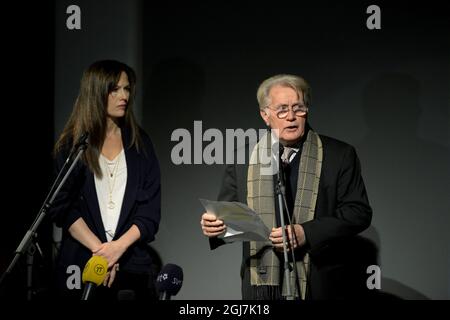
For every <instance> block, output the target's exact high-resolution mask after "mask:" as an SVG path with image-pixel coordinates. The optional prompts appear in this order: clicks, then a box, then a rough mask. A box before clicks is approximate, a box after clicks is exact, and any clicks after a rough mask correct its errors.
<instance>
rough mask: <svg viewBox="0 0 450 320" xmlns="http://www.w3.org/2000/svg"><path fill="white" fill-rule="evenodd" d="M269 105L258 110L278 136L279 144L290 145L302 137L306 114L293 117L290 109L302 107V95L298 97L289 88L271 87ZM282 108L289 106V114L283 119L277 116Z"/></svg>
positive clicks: (293, 114)
mask: <svg viewBox="0 0 450 320" xmlns="http://www.w3.org/2000/svg"><path fill="white" fill-rule="evenodd" d="M269 102H270V105H269V106H268V108H265V109H264V110H260V113H261V117H262V118H263V120H264V122H265V123H266V124H267V125H268V126H270V127H271V128H272V129H278V130H274V132H275V134H277V135H278V138H279V139H280V142H281V143H282V144H284V145H292V144H294V143H296V142H297V141H298V140H300V138H301V137H302V136H303V134H304V132H305V123H306V114H305V115H302V116H298V115H295V113H294V112H293V111H292V107H293V106H295V105H304V101H303V93H301V95H300V96H299V95H298V94H297V92H296V91H295V90H294V89H292V88H289V87H283V86H280V85H276V86H273V87H272V88H271V89H270V91H269ZM282 106H285V107H286V106H289V112H288V114H287V116H286V117H285V118H284V119H280V118H279V117H278V116H277V111H275V110H278V109H280V108H281V107H282Z"/></svg>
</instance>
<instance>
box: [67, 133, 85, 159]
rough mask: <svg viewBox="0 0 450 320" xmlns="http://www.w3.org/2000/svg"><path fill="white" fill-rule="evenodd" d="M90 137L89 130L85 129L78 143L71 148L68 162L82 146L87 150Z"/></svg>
mask: <svg viewBox="0 0 450 320" xmlns="http://www.w3.org/2000/svg"><path fill="white" fill-rule="evenodd" d="M88 137H89V132H87V131H85V132H84V133H83V134H82V135H81V136H80V137H79V138H78V141H77V143H75V144H74V145H73V147H72V150H70V153H69V156H68V157H67V160H66V161H67V162H69V161H70V160H71V159H72V158H73V157H74V156H75V154H76V153H78V151H79V150H80V148H82V149H83V150H86V148H87V146H88Z"/></svg>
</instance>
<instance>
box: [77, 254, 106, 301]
mask: <svg viewBox="0 0 450 320" xmlns="http://www.w3.org/2000/svg"><path fill="white" fill-rule="evenodd" d="M107 270H108V261H106V259H105V258H103V257H101V256H92V257H91V258H90V259H89V260H88V262H87V263H86V266H85V267H84V270H83V275H82V278H81V279H82V281H83V283H84V284H85V286H84V291H83V295H82V296H81V300H89V298H90V297H92V292H93V289H94V288H95V287H97V286H99V285H100V284H102V283H103V280H105V277H106V271H107Z"/></svg>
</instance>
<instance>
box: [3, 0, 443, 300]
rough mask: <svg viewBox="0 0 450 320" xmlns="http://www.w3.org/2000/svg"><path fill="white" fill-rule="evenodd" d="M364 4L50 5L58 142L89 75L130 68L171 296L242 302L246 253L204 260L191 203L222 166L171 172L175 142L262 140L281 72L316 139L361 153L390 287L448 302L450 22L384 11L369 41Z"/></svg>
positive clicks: (436, 10)
mask: <svg viewBox="0 0 450 320" xmlns="http://www.w3.org/2000/svg"><path fill="white" fill-rule="evenodd" d="M70 4H78V5H79V6H80V7H81V11H82V30H79V31H69V30H67V29H66V26H65V20H66V18H67V14H66V13H65V9H66V8H67V6H68V5H70ZM370 4H372V3H368V2H367V3H360V4H357V5H354V4H352V5H350V4H345V3H343V2H342V1H339V2H336V3H334V2H324V1H322V2H314V4H312V3H311V2H305V1H295V2H287V3H280V4H277V5H275V4H272V5H269V4H262V3H259V4H258V3H253V4H239V5H237V4H229V5H228V4H227V5H225V4H222V5H215V4H214V5H213V4H210V5H203V6H199V5H195V4H190V3H189V4H185V5H175V4H170V5H166V6H161V5H152V4H149V3H148V2H144V1H127V2H124V1H118V0H114V1H106V0H101V1H95V2H91V1H76V2H73V1H65V0H64V1H56V3H55V5H54V23H55V25H54V27H53V29H52V28H50V27H49V28H47V29H44V30H49V32H52V31H53V32H54V39H53V41H54V48H55V51H54V59H52V61H53V62H54V64H53V66H52V67H54V84H55V85H54V89H53V91H51V92H50V93H52V92H53V93H54V108H53V109H52V110H54V114H52V115H51V117H50V120H51V121H53V119H54V130H53V132H54V135H53V138H54V137H56V135H58V134H59V133H60V132H61V129H62V126H63V124H64V123H65V121H66V120H67V117H68V115H69V114H70V111H71V108H72V103H73V100H74V98H75V97H76V94H77V91H78V85H79V80H80V77H81V73H82V70H83V69H84V68H86V67H87V66H88V65H89V64H90V63H91V62H93V61H95V60H98V59H104V58H114V59H119V60H122V61H124V62H126V63H128V64H130V65H131V66H132V67H134V68H135V69H136V71H137V73H138V76H139V87H138V90H139V92H138V100H137V105H136V110H137V115H138V117H139V120H140V122H141V124H142V126H143V127H144V128H145V130H146V131H147V132H148V133H149V134H150V136H151V138H152V139H153V142H154V144H155V147H156V150H157V153H158V157H159V160H160V163H161V170H162V192H163V204H162V208H163V211H162V221H161V226H160V231H159V233H158V235H157V240H156V241H155V242H154V244H153V246H154V248H155V249H156V250H157V251H158V252H159V254H160V255H161V258H162V260H163V262H164V263H176V264H178V265H180V266H181V267H182V268H183V270H184V274H185V281H184V284H183V287H182V289H181V291H180V293H179V294H178V296H177V297H176V298H178V299H240V278H239V266H240V262H241V245H240V244H239V243H235V244H231V245H228V246H225V247H221V248H219V249H217V250H216V251H213V252H211V251H210V250H209V246H208V242H207V240H206V239H205V237H204V236H202V234H201V229H200V226H199V220H200V216H201V213H202V212H203V210H202V207H201V204H200V202H199V201H198V198H207V199H215V198H216V197H217V194H218V191H219V186H220V180H221V177H222V173H223V169H224V167H223V166H221V165H210V166H208V165H179V166H175V165H173V164H172V162H171V159H170V154H171V150H172V148H173V147H174V146H175V144H176V142H172V141H171V139H170V137H171V133H172V132H173V130H175V129H176V128H186V129H188V130H189V131H191V134H193V124H194V120H201V121H202V123H203V131H204V130H206V129H208V128H218V129H220V130H223V132H224V130H225V129H226V128H231V129H232V128H243V129H248V128H255V129H256V128H262V127H263V122H262V121H261V119H260V117H259V113H258V107H257V102H256V89H257V86H258V85H259V83H260V82H261V81H262V80H264V79H265V78H267V77H269V76H271V75H274V74H277V73H293V74H298V75H301V76H303V77H304V78H305V79H306V80H307V81H308V82H309V83H310V85H311V87H312V90H313V102H312V106H311V112H310V115H309V121H310V123H311V125H312V127H313V128H314V129H315V130H316V131H318V132H319V133H321V134H325V135H329V136H332V137H334V138H337V139H340V140H343V141H346V142H348V143H350V144H352V145H354V146H355V147H356V150H357V152H358V155H359V157H360V160H361V164H362V170H363V177H364V180H365V183H366V187H367V191H368V194H369V200H370V203H371V205H372V207H373V211H374V216H373V222H372V226H371V227H370V228H369V229H368V230H367V231H366V232H364V236H365V237H367V238H369V239H371V240H372V241H373V242H374V243H375V244H376V246H377V248H378V261H379V265H380V267H381V273H382V282H381V286H382V290H383V291H386V292H388V293H391V294H395V295H397V296H400V297H402V298H406V299H411V298H412V299H449V298H450V271H449V270H450V248H449V244H450V236H449V232H448V230H449V227H450V197H449V190H450V167H449V166H450V60H449V56H450V43H449V39H450V37H449V35H450V34H449V31H450V27H449V25H450V23H449V19H448V14H447V12H448V11H446V9H447V8H446V7H445V6H444V5H442V4H440V5H437V4H436V3H434V2H429V3H428V2H427V4H426V5H425V4H423V3H422V4H421V5H420V6H419V5H412V4H408V3H406V2H404V3H402V2H398V3H397V4H396V5H393V4H384V3H382V2H378V4H379V6H380V7H381V26H382V29H381V30H368V29H367V28H366V19H367V17H368V14H366V8H367V6H368V5H370ZM48 43H52V42H51V41H49V42H48ZM50 79H51V78H50ZM49 85H50V87H51V83H50V84H49ZM49 90H52V88H49ZM48 108H51V103H49V104H48ZM47 123H48V124H49V125H50V127H52V126H53V123H51V124H50V123H49V120H47ZM48 136H49V135H48V134H47V136H46V137H47V139H48ZM50 140H51V139H50ZM52 142H53V141H52ZM47 149H48V148H47ZM45 154H47V153H45ZM45 186H46V185H44V183H43V184H42V186H41V188H43V189H45ZM41 201H42V200H41ZM35 202H36V203H39V201H38V200H36V201H35ZM33 208H34V209H33ZM32 209H33V210H34V211H37V209H36V207H32ZM30 217H31V216H30ZM22 224H23V222H22ZM16 225H17V223H16ZM18 229H20V228H18ZM20 230H21V229H20ZM18 235H20V232H18ZM17 238H18V236H16V237H15V238H13V240H15V239H17ZM17 241H18V240H17ZM4 256H6V257H8V255H4ZM2 259H3V257H2Z"/></svg>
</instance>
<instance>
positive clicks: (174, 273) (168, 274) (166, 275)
mask: <svg viewBox="0 0 450 320" xmlns="http://www.w3.org/2000/svg"><path fill="white" fill-rule="evenodd" d="M182 284H183V269H181V267H180V266H177V265H176V264H171V263H168V264H166V265H165V266H164V267H163V268H162V270H161V271H160V273H159V274H158V277H157V278H156V289H157V290H158V292H165V293H166V294H168V295H171V296H174V295H176V294H177V293H178V291H180V289H181V285H182Z"/></svg>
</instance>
